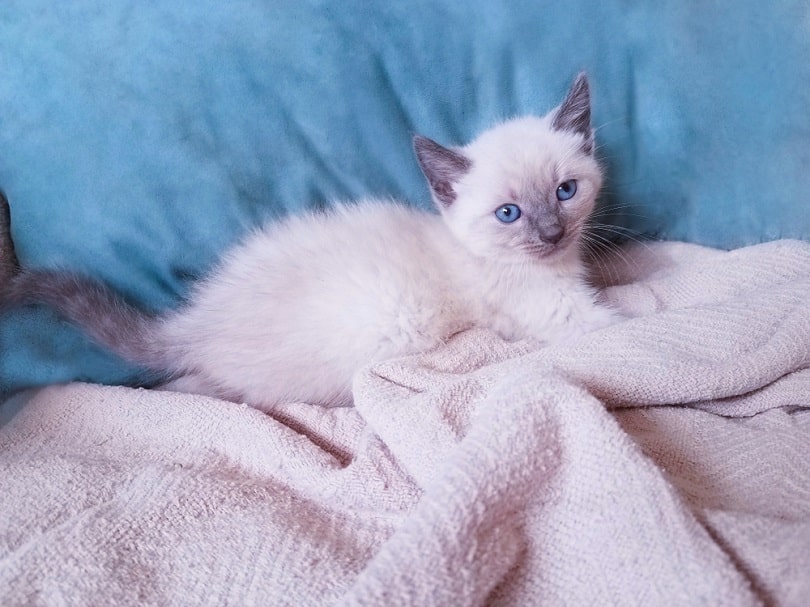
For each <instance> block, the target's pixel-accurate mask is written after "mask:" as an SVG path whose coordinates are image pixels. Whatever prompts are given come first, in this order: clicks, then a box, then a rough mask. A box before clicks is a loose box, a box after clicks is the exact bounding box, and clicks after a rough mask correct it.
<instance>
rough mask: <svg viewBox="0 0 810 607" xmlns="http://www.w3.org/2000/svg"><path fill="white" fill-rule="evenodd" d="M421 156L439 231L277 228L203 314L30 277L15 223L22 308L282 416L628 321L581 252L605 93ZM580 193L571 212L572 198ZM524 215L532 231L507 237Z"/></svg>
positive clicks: (387, 213) (14, 264)
mask: <svg viewBox="0 0 810 607" xmlns="http://www.w3.org/2000/svg"><path fill="white" fill-rule="evenodd" d="M414 147H415V150H416V154H417V157H418V160H419V163H420V166H421V168H422V170H423V172H424V173H425V176H426V178H427V180H428V182H429V184H430V187H431V192H432V194H433V198H434V201H435V202H436V206H437V207H438V209H439V214H434V213H428V212H423V211H419V210H415V209H413V208H409V207H406V206H404V205H400V204H396V203H390V202H380V201H363V202H358V203H355V204H352V205H346V206H340V207H337V208H335V209H333V210H331V211H329V212H327V213H320V214H309V215H302V216H298V217H292V218H289V219H287V220H286V221H283V222H280V223H277V224H274V225H270V226H268V227H265V228H262V229H260V230H258V231H256V232H254V233H252V234H250V235H248V236H247V237H246V238H245V240H244V241H243V242H242V243H241V244H239V245H238V246H236V247H235V248H234V249H232V250H231V251H229V252H228V253H227V254H226V255H225V256H224V258H223V259H222V261H221V262H220V264H219V265H218V267H217V268H215V269H214V271H213V272H212V273H211V274H210V275H209V276H208V278H206V279H204V280H202V281H201V282H200V283H198V284H197V285H196V286H195V288H194V289H193V292H192V293H191V295H190V297H189V298H188V301H187V302H186V303H185V304H184V305H183V306H181V307H180V308H178V309H177V310H175V311H172V312H169V313H167V314H165V315H163V316H157V317H150V316H148V315H146V314H144V313H142V312H140V311H139V310H136V309H135V308H133V307H131V306H130V305H128V304H127V303H126V302H124V301H123V300H122V299H120V298H119V297H118V296H117V295H116V294H114V293H112V292H111V291H110V290H109V289H108V288H106V287H104V286H103V285H100V284H98V283H97V282H95V281H93V280H90V279H87V278H81V277H77V276H74V275H71V274H69V273H59V272H49V271H36V270H21V269H20V268H19V263H18V261H17V258H16V256H15V255H14V250H13V244H12V242H11V238H10V231H9V224H10V220H9V217H8V209H7V206H6V205H5V202H4V203H3V205H2V206H3V207H4V208H3V210H0V275H2V277H4V278H5V281H4V283H5V286H4V287H3V288H2V293H0V301H1V302H2V304H3V306H4V307H9V306H11V305H20V304H24V303H32V302H34V303H36V302H41V303H46V304H48V305H51V306H53V307H55V308H56V309H57V310H58V311H60V312H61V313H62V314H63V315H65V316H66V317H68V318H69V319H70V320H72V321H73V322H75V323H76V324H78V325H79V326H81V327H82V328H83V329H84V330H85V331H87V333H88V334H89V335H90V336H91V337H92V338H93V339H95V340H97V341H98V342H100V343H101V344H103V345H105V346H107V347H108V348H110V349H111V350H113V351H115V352H117V353H118V354H120V355H122V356H124V357H125V358H127V359H129V360H131V361H133V362H135V363H138V364H140V365H143V366H144V367H147V368H150V369H152V370H155V371H158V372H161V373H164V374H165V375H166V376H167V377H170V378H173V379H174V383H173V385H174V387H176V388H178V389H183V390H187V391H194V392H202V393H209V394H213V395H216V396H221V397H225V398H229V399H234V400H240V401H245V402H248V403H250V404H252V405H254V406H257V407H259V408H262V409H265V410H269V409H270V408H272V407H273V406H274V405H275V404H277V403H279V402H282V401H290V400H302V401H307V402H312V403H320V404H324V405H335V404H349V403H350V402H351V380H352V377H353V375H354V374H355V372H356V371H357V370H358V369H359V368H360V367H361V366H363V365H366V364H368V363H371V362H374V361H379V360H383V359H386V358H390V357H396V356H402V355H406V354H410V353H415V352H419V351H424V350H428V349H430V348H433V347H435V346H437V345H438V344H440V343H442V341H443V340H445V339H446V338H447V337H449V336H451V335H452V334H454V333H456V332H458V331H462V330H464V329H467V328H469V327H473V326H476V327H488V328H491V329H493V330H495V331H497V332H498V333H499V334H500V335H502V336H503V337H504V338H506V339H509V340H514V339H521V338H530V339H533V340H536V341H538V342H541V343H554V342H559V341H561V340H567V339H572V338H575V337H577V336H579V335H582V334H584V333H586V332H588V331H591V330H593V329H596V328H599V327H602V326H605V325H607V324H609V323H610V322H612V321H613V319H614V315H613V313H612V312H611V311H610V310H608V309H606V308H604V307H601V306H599V305H598V304H597V303H595V297H594V292H593V291H592V289H591V288H590V287H589V286H588V285H587V284H586V282H585V280H584V267H583V263H582V261H581V258H580V251H579V249H580V246H579V245H580V236H581V233H582V230H583V228H584V225H585V222H586V220H587V219H588V217H589V215H590V213H591V212H592V210H593V208H594V204H595V200H596V195H597V193H598V191H599V188H600V186H601V182H602V176H601V171H600V169H599V165H598V164H597V162H596V160H595V159H594V157H593V134H592V131H591V127H590V100H589V93H588V83H587V79H586V78H585V76H584V75H580V76H579V77H578V78H577V80H576V81H575V83H574V84H573V86H572V87H571V90H570V91H569V93H568V96H567V97H566V99H565V101H563V103H562V105H561V106H559V107H558V108H555V109H554V110H552V111H551V112H550V113H549V114H548V115H546V116H545V117H542V118H538V117H524V118H518V119H515V120H511V121H508V122H505V123H503V124H501V125H498V126H495V127H494V128H492V129H491V130H489V131H486V132H484V133H483V134H482V135H480V136H479V137H478V138H477V139H476V140H475V141H473V142H472V143H470V144H469V145H467V146H465V147H462V148H446V147H443V146H441V145H439V144H437V143H436V142H434V141H431V140H429V139H427V138H424V137H416V138H415V139H414ZM571 180H574V181H575V184H576V192H575V194H574V195H573V196H572V197H570V199H566V200H560V199H559V198H558V194H557V191H558V188H559V187H560V185H561V184H564V183H566V182H570V181H571ZM506 204H514V205H517V207H519V210H520V217H519V218H518V219H517V220H516V221H513V222H511V223H505V222H502V221H500V220H499V219H498V218H497V217H496V215H495V212H496V211H497V210H498V209H499V208H500V207H502V206H503V205H506Z"/></svg>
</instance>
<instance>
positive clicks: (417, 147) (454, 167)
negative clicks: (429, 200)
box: [413, 135, 472, 207]
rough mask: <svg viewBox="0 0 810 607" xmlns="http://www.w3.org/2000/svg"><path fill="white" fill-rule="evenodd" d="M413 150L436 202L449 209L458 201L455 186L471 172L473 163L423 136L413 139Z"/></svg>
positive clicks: (462, 155)
mask: <svg viewBox="0 0 810 607" xmlns="http://www.w3.org/2000/svg"><path fill="white" fill-rule="evenodd" d="M413 149H414V151H415V152H416V158H417V160H418V161H419V166H420V167H421V169H422V172H423V173H424V174H425V177H426V178H427V180H428V184H430V191H431V193H432V194H433V198H434V200H435V201H436V203H437V204H439V205H440V206H443V207H449V206H450V205H451V204H453V202H455V200H456V191H455V189H454V188H453V186H454V185H455V184H456V183H457V182H458V180H459V179H461V178H462V177H463V176H464V175H465V174H466V173H467V171H469V170H470V167H472V161H471V160H470V159H469V158H467V157H466V156H465V155H464V154H461V153H460V152H456V151H454V150H450V149H448V148H446V147H444V146H441V145H439V144H438V143H436V142H435V141H433V140H432V139H428V138H427V137H422V136H421V135H417V136H416V137H414V138H413Z"/></svg>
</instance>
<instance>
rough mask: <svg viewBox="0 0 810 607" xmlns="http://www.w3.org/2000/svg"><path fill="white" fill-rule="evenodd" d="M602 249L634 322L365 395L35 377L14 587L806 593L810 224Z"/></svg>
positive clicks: (122, 600) (693, 595)
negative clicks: (247, 398)
mask: <svg viewBox="0 0 810 607" xmlns="http://www.w3.org/2000/svg"><path fill="white" fill-rule="evenodd" d="M602 268H603V271H604V274H605V277H606V278H607V279H608V280H609V281H610V282H612V283H614V285H615V286H612V287H611V288H609V289H608V290H607V297H608V298H609V299H610V300H611V301H612V302H613V303H614V304H615V305H616V306H617V307H619V308H621V309H622V310H623V311H624V312H625V313H627V314H628V315H630V316H632V317H633V318H632V319H631V320H629V321H627V322H624V323H622V324H619V325H616V326H614V327H611V328H608V329H606V330H603V331H601V332H598V333H594V334H592V335H590V336H587V337H586V338H585V339H582V340H581V341H579V342H577V343H573V344H570V345H567V346H565V347H555V348H548V349H545V350H540V351H530V349H529V347H528V346H527V345H525V344H520V343H518V344H507V343H504V342H502V341H500V340H498V339H497V338H496V337H494V336H493V335H491V334H488V333H486V332H483V331H471V332H467V333H462V334H460V335H458V336H456V338H454V339H453V340H451V341H450V343H448V344H447V345H446V347H444V348H442V349H440V350H439V351H436V352H432V353H428V354H425V355H422V356H416V357H412V358H408V359H403V360H395V361H390V362H387V363H384V364H379V365H376V366H374V367H371V368H369V369H367V370H366V371H364V372H363V373H361V374H360V375H359V376H358V377H357V379H356V383H355V393H356V407H355V408H353V409H332V410H324V409H320V408H316V407H313V406H309V405H305V404H290V405H288V406H286V407H284V408H282V409H280V410H279V411H278V412H277V413H276V414H275V415H273V416H272V417H271V416H268V415H265V414H262V413H260V412H258V411H256V410H254V409H251V408H249V407H247V406H246V405H237V404H232V403H227V402H221V401H217V400H213V399H209V398H204V397H198V396H190V395H184V394H177V393H170V392H154V391H145V390H132V389H126V388H110V387H99V386H91V385H81V384H74V385H69V386H63V387H51V388H47V389H44V390H40V391H38V392H34V393H32V394H30V395H28V402H27V404H26V406H25V407H24V408H23V410H22V411H21V412H20V413H18V414H17V415H16V417H14V419H13V420H12V421H11V422H10V423H9V424H8V425H7V426H6V427H5V428H3V429H2V430H0V483H1V485H0V487H1V488H0V505H1V506H0V597H2V599H0V603H2V605H5V606H12V605H259V604H261V605H321V604H340V605H418V606H430V605H481V604H488V605H712V606H720V605H729V606H734V607H738V606H741V605H755V604H762V603H764V604H773V605H797V606H798V605H810V245H808V244H802V243H798V242H789V241H782V242H774V243H769V244H764V245H759V246H755V247H750V248H747V249H741V250H738V251H733V252H730V253H726V252H718V251H713V250H708V249H703V248H699V247H695V246H689V245H682V244H674V243H670V244H658V245H651V246H649V247H639V248H637V249H636V250H632V251H626V252H623V253H622V254H621V255H620V256H617V257H616V258H614V259H611V260H606V261H605V262H604V263H603V265H602Z"/></svg>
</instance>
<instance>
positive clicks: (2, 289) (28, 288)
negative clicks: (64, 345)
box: [0, 191, 169, 374]
mask: <svg viewBox="0 0 810 607" xmlns="http://www.w3.org/2000/svg"><path fill="white" fill-rule="evenodd" d="M36 303H42V304H46V305H48V306H50V307H52V308H54V309H55V310H56V311H57V312H58V313H59V314H61V315H62V316H64V317H65V318H67V319H68V320H69V321H71V322H72V323H73V324H75V325H77V326H78V327H79V328H81V329H82V330H83V331H85V332H86V333H87V335H88V336H89V337H90V338H91V339H93V340H94V341H95V342H97V343H98V344H100V345H102V346H104V347H106V348H108V349H109V350H111V351H112V352H114V353H116V354H117V355H119V356H121V357H123V358H124V359H126V360H128V361H130V362H132V363H135V364H137V365H139V366H142V367H144V368H146V369H149V370H151V371H156V372H158V373H163V374H165V373H167V372H168V371H169V368H168V367H169V365H168V361H167V360H166V356H167V354H166V351H167V348H165V347H164V344H162V343H161V341H162V340H161V339H160V336H159V334H158V331H157V329H158V324H157V322H156V319H155V318H154V317H152V316H150V315H148V314H146V313H144V312H142V311H140V310H138V309H137V308H135V307H134V306H132V305H131V304H129V303H127V302H126V301H124V299H123V298H122V297H120V296H119V295H117V294H116V293H114V292H113V291H112V290H111V289H109V288H108V287H106V286H105V285H103V284H101V283H100V282H97V281H94V280H91V279H89V278H85V277H82V276H77V275H75V274H70V273H64V272H54V271H49V270H27V269H22V268H21V267H20V263H19V260H18V259H17V254H16V253H15V251H14V242H13V241H12V239H11V214H10V211H9V205H8V200H7V199H6V197H5V195H4V194H3V193H2V191H0V313H2V312H4V311H6V310H8V309H11V308H13V307H17V306H22V305H26V304H36Z"/></svg>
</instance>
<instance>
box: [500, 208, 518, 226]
mask: <svg viewBox="0 0 810 607" xmlns="http://www.w3.org/2000/svg"><path fill="white" fill-rule="evenodd" d="M495 217H497V218H498V219H500V220H501V221H502V222H504V223H512V222H513V221H515V220H516V219H517V218H518V217H520V207H519V206H518V205H516V204H505V205H503V206H502V207H498V208H497V209H496V210H495Z"/></svg>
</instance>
